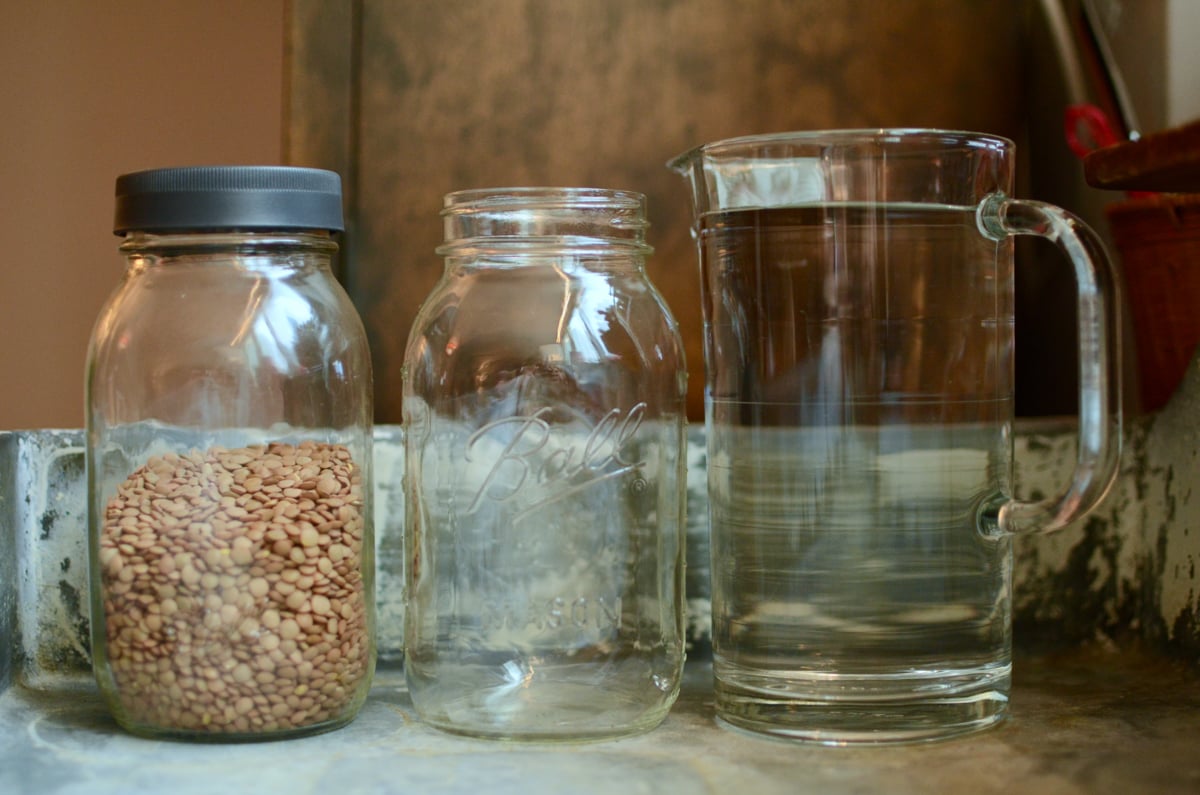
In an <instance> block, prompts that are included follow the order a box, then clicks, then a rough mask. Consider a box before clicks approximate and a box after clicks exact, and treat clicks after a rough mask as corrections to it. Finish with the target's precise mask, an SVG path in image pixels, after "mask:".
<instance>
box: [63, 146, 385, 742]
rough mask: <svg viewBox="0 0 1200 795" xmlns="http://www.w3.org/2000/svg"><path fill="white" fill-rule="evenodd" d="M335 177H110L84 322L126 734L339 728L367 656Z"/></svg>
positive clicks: (108, 614) (359, 401)
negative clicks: (92, 320)
mask: <svg viewBox="0 0 1200 795" xmlns="http://www.w3.org/2000/svg"><path fill="white" fill-rule="evenodd" d="M341 229H342V209H341V182H340V179H339V178H338V176H337V175H336V174H334V173H332V172H328V171H320V170H315V169H299V168H285V167H197V168H173V169H159V170H154V171H145V172H139V173H135V174H127V175H125V176H122V177H120V178H119V179H118V180H117V205H116V225H115V231H116V233H117V234H118V235H122V236H124V238H125V240H124V243H123V244H122V245H121V250H122V252H123V253H124V254H125V256H126V258H127V260H128V268H127V270H126V272H125V277H124V279H123V280H122V281H121V283H120V286H119V287H118V288H117V289H116V291H115V292H114V293H113V294H112V296H111V297H110V298H109V300H108V302H107V304H106V305H105V306H104V308H103V310H102V312H101V314H100V316H99V319H98V321H97V323H96V327H95V330H94V332H93V336H92V341H91V348H90V351H89V357H88V370H87V466H88V487H89V511H90V526H91V531H90V534H89V535H90V551H91V570H92V590H91V600H92V641H93V657H94V668H95V673H96V678H97V680H98V682H99V685H100V689H101V691H102V693H103V695H104V697H105V699H106V701H107V702H108V705H109V707H110V709H111V710H112V712H113V714H114V716H115V717H116V719H117V721H118V722H119V723H120V724H121V725H122V726H123V727H125V728H126V729H128V730H130V731H133V732H135V733H138V734H144V735H153V736H172V737H178V738H188V739H208V740H252V739H265V738H276V737H283V736H289V735H297V734H306V733H311V732H315V731H321V730H325V729H331V728H334V727H337V726H340V725H342V724H345V723H347V722H348V721H350V720H351V719H352V718H353V717H354V715H355V714H356V713H357V711H358V709H359V707H360V706H361V705H362V703H363V701H364V699H365V697H366V693H367V689H368V688H369V686H370V681H371V676H372V671H373V666H374V644H373V632H374V618H373V615H372V611H373V603H372V579H373V573H374V564H373V548H372V525H371V503H370V498H371V434H372V384H371V361H370V356H369V354H368V350H367V342H366V337H365V334H364V331H363V327H362V324H361V322H360V320H359V318H358V315H357V313H356V312H355V310H354V307H353V306H352V305H351V303H350V300H349V298H348V297H347V296H346V293H345V292H344V291H343V290H342V288H341V287H340V286H339V285H338V283H337V281H336V280H335V279H334V277H333V275H332V272H331V269H330V263H331V258H332V256H333V254H334V252H335V251H336V250H337V245H336V244H335V243H334V241H333V240H332V239H331V233H332V232H334V231H337V230H341Z"/></svg>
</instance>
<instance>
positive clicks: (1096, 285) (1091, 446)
mask: <svg viewBox="0 0 1200 795" xmlns="http://www.w3.org/2000/svg"><path fill="white" fill-rule="evenodd" d="M977 220H978V223H979V228H980V230H981V231H982V232H983V234H985V235H986V236H987V237H989V238H991V239H993V240H997V241H1000V240H1004V239H1005V238H1007V237H1009V236H1010V235H1036V236H1037V237H1043V238H1046V239H1047V240H1049V241H1050V242H1052V243H1054V245H1055V246H1057V247H1058V249H1059V250H1060V251H1062V252H1063V253H1064V254H1065V255H1066V256H1067V258H1068V259H1069V260H1070V261H1071V264H1072V266H1073V267H1074V269H1075V285H1076V291H1077V293H1078V301H1079V303H1078V312H1079V332H1078V333H1079V436H1078V445H1079V446H1078V453H1077V456H1076V460H1075V472H1074V473H1073V475H1072V477H1071V483H1070V485H1068V486H1067V488H1066V489H1065V490H1063V491H1062V492H1061V493H1059V494H1058V495H1056V496H1053V497H1050V498H1048V499H1045V500H1039V501H1036V502H1023V501H1020V500H1012V501H1009V502H1006V503H1003V504H1001V505H999V506H998V507H997V509H996V510H994V511H990V512H985V514H984V515H983V516H982V517H981V526H982V527H983V528H984V529H985V531H986V530H989V529H990V530H991V531H993V532H1000V533H1031V532H1038V533H1049V532H1052V531H1055V530H1058V529H1060V528H1061V527H1063V526H1064V525H1066V524H1067V523H1069V522H1071V521H1073V520H1075V519H1078V518H1080V517H1082V516H1084V515H1085V514H1087V513H1088V512H1089V511H1091V510H1092V509H1093V508H1095V507H1096V505H1097V503H1099V502H1100V500H1101V499H1102V498H1103V497H1104V495H1105V494H1106V493H1107V492H1108V490H1109V488H1110V487H1111V486H1112V484H1113V481H1114V480H1116V476H1117V470H1118V467H1119V464H1120V459H1121V444H1122V433H1121V425H1122V417H1121V341H1120V340H1121V329H1120V321H1119V317H1120V315H1119V312H1118V311H1117V308H1118V307H1119V306H1120V300H1119V299H1120V294H1119V290H1120V287H1119V279H1118V277H1117V273H1116V271H1115V269H1114V268H1113V266H1112V263H1111V262H1110V260H1109V258H1108V255H1107V253H1106V252H1105V249H1104V244H1103V243H1102V242H1101V240H1100V238H1099V236H1097V234H1096V233H1095V232H1094V231H1093V230H1092V229H1091V227H1089V226H1088V225H1087V224H1085V223H1084V222H1083V221H1081V220H1080V219H1079V218H1077V217H1075V216H1074V215H1072V214H1070V213H1068V212H1066V211H1065V210H1063V209H1061V208H1059V207H1056V206H1054V205H1051V204H1046V203H1044V202H1036V201H1028V200H1023V199H1013V198H1010V197H1007V196H1004V195H1002V194H992V195H990V196H988V197H987V198H986V199H984V201H983V202H982V203H981V204H980V205H979V209H978V212H977Z"/></svg>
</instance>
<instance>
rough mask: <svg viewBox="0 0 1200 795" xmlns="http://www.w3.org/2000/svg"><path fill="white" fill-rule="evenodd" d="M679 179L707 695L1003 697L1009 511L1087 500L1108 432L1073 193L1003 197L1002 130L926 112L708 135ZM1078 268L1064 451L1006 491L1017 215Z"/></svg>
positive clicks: (741, 719)
mask: <svg viewBox="0 0 1200 795" xmlns="http://www.w3.org/2000/svg"><path fill="white" fill-rule="evenodd" d="M670 166H671V167H672V168H673V169H675V170H676V171H678V172H679V173H680V174H682V175H683V176H684V177H685V178H686V179H687V180H688V181H689V184H690V186H691V189H692V197H693V201H694V209H695V222H694V234H695V238H696V241H697V245H698V249H699V256H700V269H701V278H702V300H703V302H704V303H703V310H704V329H705V354H706V363H705V364H706V392H705V405H706V425H707V433H708V492H709V502H710V505H709V519H710V525H711V533H712V541H711V549H712V573H713V583H712V599H713V605H712V610H713V654H714V672H715V680H716V681H715V689H716V709H717V714H718V717H719V718H720V719H722V720H724V721H727V722H729V723H730V724H734V725H736V726H739V727H743V728H747V729H750V730H755V731H761V732H766V733H770V734H775V735H781V736H786V737H792V738H798V739H804V740H810V741H817V742H826V743H838V744H841V743H856V742H865V743H871V742H875V743H878V742H899V741H914V740H923V739H934V738H940V737H945V736H950V735H954V734H959V733H963V732H968V731H973V730H976V729H980V728H983V727H985V726H988V725H991V724H993V723H995V722H996V721H998V720H1000V719H1001V718H1003V717H1004V715H1005V714H1006V711H1007V704H1008V693H1009V683H1010V671H1011V650H1012V629H1011V625H1012V620H1011V619H1012V616H1011V613H1012V607H1011V601H1012V600H1011V572H1012V550H1011V538H1012V536H1013V534H1016V533H1023V532H1031V531H1033V532H1047V531H1051V530H1055V529H1057V528H1060V527H1062V526H1063V525H1065V524H1066V523H1068V522H1070V521H1072V520H1075V519H1078V518H1079V517H1080V516H1082V515H1084V514H1085V513H1086V512H1088V511H1089V510H1090V509H1091V508H1093V507H1094V506H1095V505H1096V503H1097V501H1098V500H1099V499H1100V498H1101V497H1102V496H1103V495H1104V493H1105V492H1106V490H1107V489H1108V487H1109V486H1110V484H1111V482H1112V480H1113V478H1114V475H1115V473H1116V470H1117V464H1118V459H1119V455H1120V444H1121V432H1120V431H1121V411H1120V396H1119V391H1118V388H1117V385H1118V384H1119V383H1120V378H1119V373H1118V362H1119V358H1120V357H1119V351H1118V340H1119V336H1120V335H1119V333H1118V329H1117V315H1116V312H1115V310H1114V307H1115V306H1116V305H1117V304H1116V302H1117V283H1116V278H1115V275H1114V272H1113V269H1112V268H1111V266H1110V264H1109V263H1108V260H1107V258H1106V256H1105V254H1104V251H1103V248H1102V246H1101V244H1100V243H1099V241H1098V239H1097V237H1096V235H1095V234H1094V233H1093V232H1092V231H1091V230H1090V229H1088V228H1087V227H1086V226H1084V225H1083V224H1082V223H1081V222H1080V221H1079V220H1077V219H1075V218H1074V217H1072V216H1070V215H1069V214H1068V213H1066V212H1065V211H1063V210H1061V209H1059V208H1057V207H1053V206H1048V205H1046V204H1042V203H1037V202H1031V201H1024V200H1018V199H1013V198H1011V197H1010V196H1009V194H1010V192H1011V189H1012V183H1013V170H1014V165H1013V144H1012V142H1010V141H1008V140H1005V139H1003V138H998V137H995V136H990V135H978V134H973V133H962V132H943V131H936V130H897V131H889V130H881V131H837V132H811V133H787V134H778V135H764V136H755V137H746V138H738V139H731V140H726V141H720V142H717V143H711V144H708V145H705V146H701V147H699V148H696V149H694V150H692V151H690V152H687V153H685V154H684V155H682V156H680V157H679V158H677V159H676V160H674V161H673V162H672V163H671V164H670ZM1022 234H1025V235H1038V236H1041V237H1045V238H1047V239H1049V240H1050V241H1052V242H1053V243H1055V244H1056V245H1057V246H1058V247H1059V248H1060V249H1061V250H1062V251H1063V252H1064V253H1065V254H1066V255H1067V257H1068V258H1069V259H1070V260H1071V263H1072V265H1073V266H1074V270H1075V275H1076V279H1077V284H1078V296H1079V298H1078V310H1079V345H1080V356H1079V362H1080V369H1079V405H1080V414H1079V454H1078V462H1077V468H1076V470H1075V473H1074V477H1073V480H1072V482H1071V483H1070V484H1069V486H1068V487H1067V488H1066V489H1065V490H1064V491H1063V492H1062V493H1060V494H1059V495H1057V496H1054V497H1052V498H1050V499H1046V500H1041V501H1037V502H1022V501H1017V500H1015V499H1013V497H1012V494H1011V469H1012V422H1013V386H1014V385H1013V236H1014V235H1022Z"/></svg>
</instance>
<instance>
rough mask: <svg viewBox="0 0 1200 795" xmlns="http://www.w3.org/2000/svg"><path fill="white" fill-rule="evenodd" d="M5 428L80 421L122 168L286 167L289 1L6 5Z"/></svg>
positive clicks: (0, 306) (1, 186)
mask: <svg viewBox="0 0 1200 795" xmlns="http://www.w3.org/2000/svg"><path fill="white" fill-rule="evenodd" d="M3 6H4V24H3V25H0V120H2V121H0V144H2V145H0V239H2V240H3V248H2V249H0V250H2V251H3V254H2V255H0V340H3V344H2V345H0V430H6V429H16V428H50V427H81V426H82V425H83V369H84V358H85V353H86V348H87V340H88V336H89V334H90V333H91V325H92V321H93V320H94V318H95V316H96V314H97V312H98V311H99V309H100V305H101V304H102V303H103V301H104V299H105V297H106V296H107V294H108V293H109V291H110V290H111V289H112V288H113V287H114V286H115V285H116V283H117V280H118V279H119V277H120V275H121V268H122V264H121V258H120V256H119V255H118V254H117V251H116V245H117V238H115V237H114V236H113V235H112V226H111V224H112V192H113V181H114V179H115V178H116V176H117V175H118V174H120V173H123V172H126V171H134V170H137V169H142V168H154V167H159V166H170V165H190V164H201V163H205V164H212V163H253V162H263V163H267V162H271V163H274V162H279V159H280V157H281V138H282V136H281V117H282V112H281V102H282V99H281V98H282V95H283V92H282V81H283V12H284V0H34V1H33V2H22V1H13V0H8V1H6V2H4V3H3Z"/></svg>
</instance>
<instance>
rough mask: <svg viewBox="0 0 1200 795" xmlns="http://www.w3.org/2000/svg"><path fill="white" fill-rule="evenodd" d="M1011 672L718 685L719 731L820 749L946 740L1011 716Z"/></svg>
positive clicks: (756, 679) (725, 680) (757, 679)
mask: <svg viewBox="0 0 1200 795" xmlns="http://www.w3.org/2000/svg"><path fill="white" fill-rule="evenodd" d="M1008 691H1009V670H1008V667H1007V666H1005V667H1004V669H1003V671H995V670H989V671H988V672H986V673H976V674H973V675H964V674H956V675H951V676H949V677H944V678H939V679H938V680H936V681H931V680H930V679H929V678H928V677H927V676H916V677H914V676H897V677H871V678H866V677H859V676H855V677H831V676H828V675H825V676H823V677H821V678H820V679H817V680H815V681H814V680H809V681H798V680H797V678H796V676H795V674H794V673H789V675H788V676H787V677H785V678H769V677H766V676H764V675H763V674H762V673H761V672H758V673H756V674H755V675H754V676H752V677H749V680H748V679H747V678H742V679H741V680H740V681H739V680H736V679H731V678H729V677H728V676H723V677H718V678H717V680H716V682H715V694H716V709H717V719H718V722H719V723H723V724H725V725H727V726H729V727H733V728H737V729H743V730H746V731H751V732H754V733H757V734H767V735H772V736H775V737H780V738H785V739H790V740H798V741H801V742H810V743H817V744H821V745H887V744H899V743H918V742H930V741H935V740H945V739H949V738H952V737H957V736H960V735H963V734H970V733H973V732H977V731H982V730H983V729H986V728H989V727H991V726H994V725H996V724H997V723H999V722H1000V721H1002V720H1003V719H1004V718H1005V717H1006V716H1007V714H1008Z"/></svg>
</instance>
